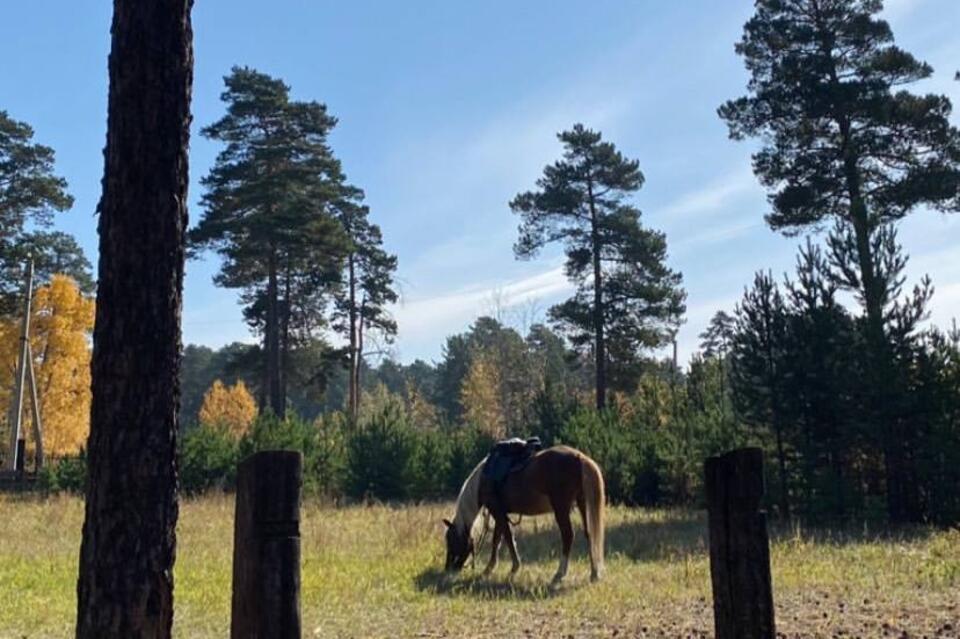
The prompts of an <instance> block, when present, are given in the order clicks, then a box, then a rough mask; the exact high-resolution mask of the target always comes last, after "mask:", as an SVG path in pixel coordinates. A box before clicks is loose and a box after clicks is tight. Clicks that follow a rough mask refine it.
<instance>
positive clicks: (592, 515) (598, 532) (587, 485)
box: [580, 456, 606, 579]
mask: <svg viewBox="0 0 960 639" xmlns="http://www.w3.org/2000/svg"><path fill="white" fill-rule="evenodd" d="M581 469H582V470H581V478H580V481H581V485H582V490H583V501H584V506H585V507H586V511H587V512H586V513H584V519H585V521H586V524H587V535H588V536H589V538H590V559H591V560H592V563H593V577H594V578H595V579H596V578H599V577H600V575H601V574H602V573H603V509H604V504H605V503H606V495H605V494H604V493H605V491H604V485H603V474H602V473H601V472H600V467H599V466H597V463H596V462H595V461H593V460H592V459H590V458H589V457H586V456H584V457H583V458H582V464H581Z"/></svg>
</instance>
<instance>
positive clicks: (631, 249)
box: [510, 124, 685, 407]
mask: <svg viewBox="0 0 960 639" xmlns="http://www.w3.org/2000/svg"><path fill="white" fill-rule="evenodd" d="M557 137H558V138H559V139H560V141H561V142H562V143H563V145H564V154H563V159H561V160H558V161H557V162H555V163H554V164H551V165H549V166H547V167H545V168H544V170H543V176H542V177H541V178H540V179H538V180H537V190H536V191H527V192H524V193H520V194H518V195H517V196H516V197H515V198H514V199H513V200H512V201H511V202H510V208H511V210H512V211H513V212H514V213H515V214H517V215H519V216H520V218H521V222H520V229H519V233H520V237H519V238H518V240H517V242H516V244H515V245H514V253H515V254H516V256H517V257H518V258H520V259H529V258H532V257H534V256H536V255H537V254H538V253H539V252H540V251H541V250H542V249H543V248H544V247H545V246H547V245H549V244H554V243H560V244H562V245H563V246H564V251H565V253H566V257H567V260H566V265H565V270H566V274H567V277H568V278H569V279H570V280H571V281H572V282H573V283H574V284H575V285H576V287H577V288H576V292H575V293H574V296H573V297H572V298H570V299H569V300H567V301H565V302H563V303H561V304H558V305H556V306H554V307H553V308H551V309H550V318H551V320H552V321H553V322H554V323H555V324H556V325H557V326H558V327H560V329H561V330H562V331H563V332H564V333H565V334H566V335H567V336H568V337H569V338H570V340H571V341H572V343H573V344H574V345H575V346H577V347H579V348H581V349H584V350H591V349H592V350H593V352H594V353H596V358H597V367H596V371H595V372H596V394H597V405H598V407H603V406H605V405H606V401H605V397H606V390H607V386H608V383H609V385H610V386H611V387H612V388H615V389H617V388H619V389H627V388H631V387H632V386H633V385H634V384H635V383H636V380H637V378H638V376H639V370H640V366H641V360H640V355H641V353H642V350H643V349H645V348H653V347H657V346H661V345H663V344H665V343H667V342H668V341H669V338H670V335H671V330H672V329H674V328H676V326H677V325H678V324H679V321H680V317H681V315H682V314H683V312H684V311H685V306H684V298H685V293H684V291H683V289H682V288H681V281H682V278H681V276H680V274H679V273H676V272H674V271H672V270H671V269H670V268H668V267H667V265H666V253H667V242H666V237H665V236H664V234H663V233H660V232H657V231H652V230H650V229H646V228H644V227H643V226H642V225H641V224H640V211H639V210H638V209H637V208H636V207H634V206H633V205H631V204H630V203H629V200H628V198H629V196H630V195H632V194H633V193H635V192H636V191H638V190H639V189H640V187H641V186H642V185H643V181H644V178H643V174H642V173H641V172H640V168H639V163H638V162H637V161H636V160H628V159H626V158H624V157H623V155H622V154H621V153H620V152H619V151H618V150H617V149H616V147H615V146H614V145H613V144H611V143H610V142H604V141H603V140H602V136H601V134H600V133H598V132H596V131H592V130H590V129H587V128H586V127H584V126H583V125H582V124H576V125H574V127H573V128H572V129H571V130H569V131H563V132H561V133H559V134H558V135H557ZM608 368H609V369H610V371H609V372H610V375H609V382H608V375H607V369H608Z"/></svg>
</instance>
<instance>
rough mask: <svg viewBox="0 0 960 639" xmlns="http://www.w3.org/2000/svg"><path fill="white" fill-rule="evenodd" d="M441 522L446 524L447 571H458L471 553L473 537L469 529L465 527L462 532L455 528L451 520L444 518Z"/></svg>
mask: <svg viewBox="0 0 960 639" xmlns="http://www.w3.org/2000/svg"><path fill="white" fill-rule="evenodd" d="M443 523H444V524H446V525H447V533H446V538H447V561H446V570H447V572H459V571H460V570H461V569H462V568H463V566H464V564H466V563H467V559H469V558H470V555H472V554H473V537H472V536H471V535H470V529H469V528H467V529H466V530H464V531H463V532H462V533H461V532H460V531H459V530H457V527H456V526H454V525H453V522H451V521H448V520H446V519H444V520H443Z"/></svg>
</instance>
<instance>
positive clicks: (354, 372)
mask: <svg viewBox="0 0 960 639" xmlns="http://www.w3.org/2000/svg"><path fill="white" fill-rule="evenodd" d="M355 259H356V258H355V255H354V254H353V253H351V254H350V257H349V258H348V260H347V268H348V277H349V280H350V282H349V284H350V302H349V303H350V308H349V315H350V318H349V323H350V383H349V384H348V386H349V398H348V403H349V414H350V419H351V420H352V421H353V422H354V423H356V421H357V417H358V416H359V412H360V388H359V381H358V380H359V373H358V371H359V367H360V354H359V352H358V351H357V348H358V347H357V275H356V264H355Z"/></svg>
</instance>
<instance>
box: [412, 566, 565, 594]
mask: <svg viewBox="0 0 960 639" xmlns="http://www.w3.org/2000/svg"><path fill="white" fill-rule="evenodd" d="M413 582H414V585H415V586H416V587H417V589H418V590H421V591H426V592H432V593H435V594H438V595H445V596H449V597H460V596H467V597H474V598H477V599H513V600H522V601H541V600H544V599H552V598H554V597H557V596H562V595H564V594H567V593H570V592H572V591H574V590H577V589H578V588H580V587H581V586H582V585H583V584H581V583H580V581H578V580H576V579H575V578H568V579H567V581H565V582H564V584H563V585H561V586H558V587H553V586H551V585H550V584H549V582H547V581H543V582H539V581H531V580H530V579H528V578H525V577H524V575H523V574H522V573H521V574H520V575H518V576H517V577H516V578H515V579H509V578H507V577H505V576H504V577H500V578H497V577H483V576H481V575H480V574H478V573H470V572H464V573H461V574H459V575H454V576H451V575H448V574H447V573H446V572H444V571H443V570H440V569H437V568H428V569H427V570H424V571H423V572H422V573H420V574H419V575H417V576H416V577H415V578H414V580H413Z"/></svg>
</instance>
